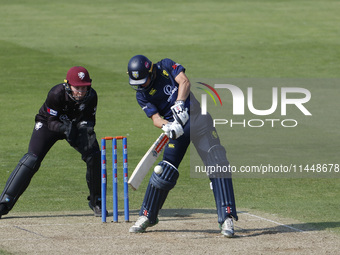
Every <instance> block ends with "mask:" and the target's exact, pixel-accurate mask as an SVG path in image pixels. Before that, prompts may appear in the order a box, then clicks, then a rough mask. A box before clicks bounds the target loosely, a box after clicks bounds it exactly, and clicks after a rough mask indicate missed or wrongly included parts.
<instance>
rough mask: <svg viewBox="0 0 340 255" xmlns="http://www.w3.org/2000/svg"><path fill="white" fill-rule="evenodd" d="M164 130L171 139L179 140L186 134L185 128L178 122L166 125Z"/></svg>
mask: <svg viewBox="0 0 340 255" xmlns="http://www.w3.org/2000/svg"><path fill="white" fill-rule="evenodd" d="M162 129H163V131H164V133H165V134H166V135H167V136H168V137H170V139H177V138H178V137H180V136H181V135H183V134H184V130H183V127H182V126H181V124H179V123H178V122H177V121H174V122H168V123H167V124H164V125H163V127H162Z"/></svg>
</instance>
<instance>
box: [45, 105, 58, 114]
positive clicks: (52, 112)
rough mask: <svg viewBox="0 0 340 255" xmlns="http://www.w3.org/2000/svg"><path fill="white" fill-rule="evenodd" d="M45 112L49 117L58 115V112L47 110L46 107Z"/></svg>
mask: <svg viewBox="0 0 340 255" xmlns="http://www.w3.org/2000/svg"><path fill="white" fill-rule="evenodd" d="M47 112H48V113H49V114H50V115H53V116H57V115H58V112H57V111H55V110H53V109H51V108H48V107H47Z"/></svg>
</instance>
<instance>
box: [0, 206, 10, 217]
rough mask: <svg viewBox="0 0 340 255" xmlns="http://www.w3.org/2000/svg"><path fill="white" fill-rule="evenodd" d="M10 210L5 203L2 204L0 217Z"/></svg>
mask: <svg viewBox="0 0 340 255" xmlns="http://www.w3.org/2000/svg"><path fill="white" fill-rule="evenodd" d="M8 212H9V210H8V209H7V206H6V205H4V204H0V219H1V216H2V215H6V214H7V213H8Z"/></svg>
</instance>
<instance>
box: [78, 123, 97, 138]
mask: <svg viewBox="0 0 340 255" xmlns="http://www.w3.org/2000/svg"><path fill="white" fill-rule="evenodd" d="M77 128H78V129H79V130H81V131H83V130H86V132H87V133H88V134H90V135H91V134H93V132H94V123H93V122H91V121H85V120H84V121H81V122H79V123H78V124H77Z"/></svg>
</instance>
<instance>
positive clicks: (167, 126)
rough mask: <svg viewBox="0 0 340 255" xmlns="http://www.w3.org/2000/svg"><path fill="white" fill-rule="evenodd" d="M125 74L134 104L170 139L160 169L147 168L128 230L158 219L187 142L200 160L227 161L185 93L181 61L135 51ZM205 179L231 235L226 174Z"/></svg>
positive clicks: (230, 197) (197, 107) (225, 229)
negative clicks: (153, 57) (142, 192)
mask: <svg viewBox="0 0 340 255" xmlns="http://www.w3.org/2000/svg"><path fill="white" fill-rule="evenodd" d="M128 74H129V83H130V85H131V86H132V87H133V88H134V89H135V90H136V98H137V101H138V103H139V105H140V106H141V108H142V109H143V110H144V112H145V113H146V115H147V117H149V118H151V120H152V121H153V124H154V125H155V126H156V127H158V128H162V129H163V131H164V132H165V133H167V134H168V136H169V138H170V142H169V144H168V146H167V147H166V148H165V150H164V154H163V160H162V161H161V162H159V164H158V165H159V166H161V167H162V169H163V171H156V172H157V173H158V174H157V173H156V172H153V173H152V176H151V178H150V181H149V184H148V187H147V190H146V193H145V197H144V201H143V203H142V207H141V210H140V213H139V216H140V217H139V218H138V220H137V221H136V223H135V224H134V225H133V226H132V227H131V228H130V232H132V233H140V232H145V230H146V228H147V227H151V226H154V225H155V224H157V223H158V213H159V210H160V209H161V208H162V205H163V204H164V201H165V199H166V197H167V195H168V193H169V191H170V190H171V189H172V188H174V186H175V185H176V181H177V179H178V177H179V172H178V167H179V164H180V163H181V161H182V159H183V157H184V154H185V152H186V150H187V148H188V146H189V144H190V142H191V141H192V142H193V144H194V146H195V148H196V149H197V151H198V154H199V155H200V157H201V159H202V161H203V162H204V164H205V165H207V166H216V165H220V166H226V167H227V166H229V162H228V160H227V156H226V151H225V149H224V147H223V146H222V145H221V144H220V140H219V137H218V135H217V132H216V129H215V128H214V127H213V122H212V118H211V116H210V115H209V114H207V115H201V108H200V104H199V102H198V101H197V100H196V98H195V96H194V95H193V94H192V93H191V92H190V81H189V79H188V78H187V76H186V75H185V68H184V67H183V66H182V65H180V64H178V63H176V62H174V61H172V60H171V59H163V60H161V61H159V62H157V63H156V64H154V63H152V62H151V61H150V60H149V59H148V58H147V57H145V56H143V55H136V56H134V57H132V58H131V59H130V61H129V63H128ZM190 130H191V131H190ZM158 169H159V167H158ZM209 178H210V181H211V184H212V188H213V193H214V197H215V201H216V208H217V215H218V223H219V224H220V229H221V233H222V234H223V235H224V236H226V237H232V236H233V235H234V226H233V219H235V220H237V213H236V206H235V199H234V191H233V184H232V179H231V174H230V173H226V175H223V176H212V175H210V176H209Z"/></svg>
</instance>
